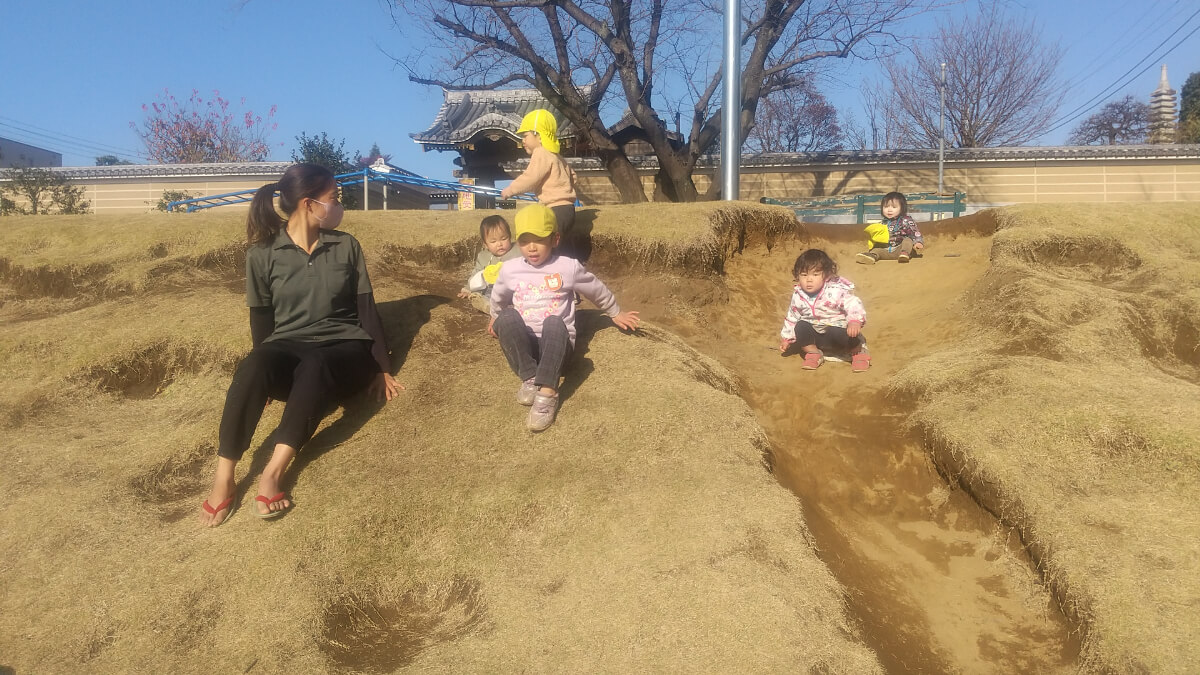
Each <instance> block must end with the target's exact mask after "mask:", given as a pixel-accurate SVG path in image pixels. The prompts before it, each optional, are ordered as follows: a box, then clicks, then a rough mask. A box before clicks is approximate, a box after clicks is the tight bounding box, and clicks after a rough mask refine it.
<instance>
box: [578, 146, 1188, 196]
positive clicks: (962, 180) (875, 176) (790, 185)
mask: <svg viewBox="0 0 1200 675" xmlns="http://www.w3.org/2000/svg"><path fill="white" fill-rule="evenodd" d="M576 173H577V175H578V176H579V187H580V190H579V191H580V195H581V196H580V200H581V201H583V202H584V203H588V204H592V203H596V204H611V203H616V202H618V201H619V196H618V194H617V191H616V188H614V187H613V186H612V183H611V182H609V180H608V177H607V175H606V174H605V173H604V172H603V171H601V170H596V169H588V168H582V167H579V168H576ZM639 174H640V176H641V179H642V185H643V187H644V188H645V190H646V194H647V195H653V194H654V172H653V171H652V170H642V171H639ZM711 180H712V178H711V174H709V173H699V174H697V175H696V176H695V182H696V187H697V189H698V190H700V192H701V193H703V192H704V191H705V190H707V189H708V186H709V183H710V182H711ZM944 184H945V191H946V192H955V191H959V192H966V193H967V198H968V201H969V202H970V203H972V204H980V203H984V204H1011V203H1017V202H1078V201H1099V202H1156V201H1200V158H1186V157H1185V158H1169V159H1164V158H1146V159H1087V160H1044V159H1043V160H1029V159H1014V160H1010V161H997V162H962V163H950V162H947V163H946V165H945V175H944ZM739 186H740V195H739V198H740V199H744V200H749V201H758V199H759V198H760V197H774V198H777V199H820V198H826V197H833V196H847V195H855V194H880V193H884V192H890V191H892V190H898V191H900V192H934V191H936V190H937V163H936V162H933V163H929V162H913V163H908V164H904V163H891V164H878V163H862V164H851V165H846V164H841V165H836V166H834V165H825V166H822V165H815V164H810V165H797V166H771V167H755V166H748V167H745V168H743V170H742V173H741V179H740V182H739Z"/></svg>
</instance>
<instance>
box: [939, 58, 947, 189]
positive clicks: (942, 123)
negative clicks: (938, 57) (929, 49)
mask: <svg viewBox="0 0 1200 675" xmlns="http://www.w3.org/2000/svg"><path fill="white" fill-rule="evenodd" d="M938 93H939V94H940V95H941V96H940V98H941V99H942V103H941V107H940V108H939V110H938V202H939V203H940V202H941V200H942V189H943V188H942V183H943V179H944V176H945V169H944V167H943V164H945V161H946V64H944V63H943V64H942V84H941V86H939V87H938Z"/></svg>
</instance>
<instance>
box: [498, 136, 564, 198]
mask: <svg viewBox="0 0 1200 675" xmlns="http://www.w3.org/2000/svg"><path fill="white" fill-rule="evenodd" d="M552 163H553V159H552V157H551V155H550V151H549V150H547V149H545V148H535V149H534V151H533V154H532V155H530V156H529V166H527V167H525V170H524V171H522V172H521V175H520V176H517V177H516V178H514V179H513V182H512V183H509V185H508V187H506V188H504V189H503V190H501V191H500V198H501V199H508V198H509V197H512V196H513V195H519V194H524V193H526V192H532V191H535V190H537V189H538V188H540V187H541V185H542V183H544V182H546V177H547V176H549V175H550V168H551V165H552Z"/></svg>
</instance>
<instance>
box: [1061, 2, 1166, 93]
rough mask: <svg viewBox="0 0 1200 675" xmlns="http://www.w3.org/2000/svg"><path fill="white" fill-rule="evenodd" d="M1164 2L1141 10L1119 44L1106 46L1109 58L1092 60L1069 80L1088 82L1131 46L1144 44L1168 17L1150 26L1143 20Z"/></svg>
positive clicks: (1103, 19) (1123, 33) (1104, 18)
mask: <svg viewBox="0 0 1200 675" xmlns="http://www.w3.org/2000/svg"><path fill="white" fill-rule="evenodd" d="M1162 2H1163V0H1154V4H1153V5H1151V6H1150V7H1149V8H1147V9H1145V10H1144V11H1139V12H1138V18H1137V19H1136V20H1135V21H1134V22H1133V24H1132V25H1130V26H1127V27H1126V28H1124V29H1123V30H1122V37H1121V38H1118V39H1119V40H1120V42H1119V43H1117V44H1109V45H1106V46H1105V47H1104V51H1105V52H1107V53H1108V58H1106V59H1103V60H1100V59H1094V60H1092V63H1091V65H1090V67H1089V66H1084V67H1083V68H1081V69H1080V70H1079V72H1076V73H1074V74H1072V75H1070V76H1069V77H1068V78H1067V81H1068V82H1086V81H1087V80H1088V79H1090V78H1091V77H1092V76H1093V75H1095V74H1096V73H1098V72H1100V71H1101V70H1102V69H1104V68H1106V67H1108V65H1109V64H1111V63H1113V62H1114V61H1116V60H1117V59H1118V58H1120V57H1121V56H1122V55H1123V54H1125V53H1126V52H1127V51H1128V50H1129V48H1131V47H1133V46H1135V45H1138V44H1142V43H1143V42H1144V38H1146V37H1149V34H1150V33H1151V32H1152V31H1153V30H1154V28H1155V27H1156V26H1158V25H1160V24H1162V23H1163V22H1164V21H1165V19H1166V16H1165V15H1164V16H1161V17H1156V18H1155V19H1154V20H1153V21H1151V22H1150V24H1149V25H1148V26H1141V24H1142V22H1143V21H1146V20H1148V19H1149V18H1150V17H1151V15H1152V14H1154V13H1155V10H1156V9H1157V7H1158V5H1159V4H1160V3H1162ZM1179 2H1180V0H1175V2H1174V3H1172V6H1174V5H1178V4H1179ZM1170 10H1171V8H1170V7H1168V8H1166V9H1165V10H1164V14H1165V12H1169V11H1170ZM1097 18H1099V19H1100V20H1101V21H1102V22H1104V23H1109V24H1111V21H1112V17H1100V16H1099V15H1097ZM1139 27H1141V30H1140V31H1139V32H1138V33H1137V34H1136V35H1134V31H1138V29H1139ZM1085 32H1089V33H1090V32H1092V31H1090V30H1088V31H1085Z"/></svg>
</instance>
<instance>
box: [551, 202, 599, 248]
mask: <svg viewBox="0 0 1200 675" xmlns="http://www.w3.org/2000/svg"><path fill="white" fill-rule="evenodd" d="M550 210H551V211H553V212H554V219H555V220H556V221H557V222H558V235H559V241H558V249H557V251H558V254H559V255H565V256H567V257H568V258H574V259H576V260H578V261H579V262H587V259H588V257H590V256H591V253H592V242H591V237H590V236H588V234H587V233H586V232H584V231H583V229H582V228H578V227H575V205H574V204H564V205H562V206H551V207H550Z"/></svg>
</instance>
